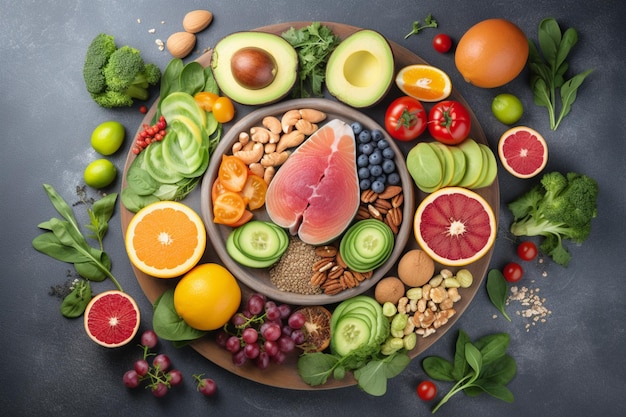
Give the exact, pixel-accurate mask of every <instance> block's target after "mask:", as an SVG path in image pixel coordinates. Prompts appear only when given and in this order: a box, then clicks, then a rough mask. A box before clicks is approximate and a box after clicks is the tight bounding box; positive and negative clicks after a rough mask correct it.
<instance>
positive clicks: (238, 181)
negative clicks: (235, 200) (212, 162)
mask: <svg viewBox="0 0 626 417" xmlns="http://www.w3.org/2000/svg"><path fill="white" fill-rule="evenodd" d="M217 177H218V178H219V180H220V184H221V185H222V187H224V188H226V189H227V190H228V191H235V192H239V191H241V190H243V187H244V186H245V185H246V181H247V179H248V167H247V166H246V164H245V163H244V162H243V161H242V160H241V159H239V158H237V157H236V156H234V155H224V156H222V162H221V163H220V167H219V171H218V176H217Z"/></svg>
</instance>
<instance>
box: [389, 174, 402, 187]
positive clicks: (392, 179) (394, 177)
mask: <svg viewBox="0 0 626 417" xmlns="http://www.w3.org/2000/svg"><path fill="white" fill-rule="evenodd" d="M387 183H389V185H398V184H400V175H399V174H398V173H397V172H392V173H391V174H389V175H388V176H387Z"/></svg>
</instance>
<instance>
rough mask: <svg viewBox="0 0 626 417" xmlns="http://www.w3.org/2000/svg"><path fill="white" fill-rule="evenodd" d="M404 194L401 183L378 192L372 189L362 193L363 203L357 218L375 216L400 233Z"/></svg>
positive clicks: (393, 230) (362, 218) (395, 232)
mask: <svg viewBox="0 0 626 417" xmlns="http://www.w3.org/2000/svg"><path fill="white" fill-rule="evenodd" d="M403 202H404V194H403V193H402V187H401V186H399V185H390V186H387V187H386V188H385V191H383V192H382V193H380V194H378V193H375V192H374V191H372V190H365V191H363V192H362V193H361V205H360V206H359V210H358V211H357V213H356V219H357V220H364V219H370V218H374V219H377V220H380V221H382V222H385V223H386V224H387V226H389V227H390V228H391V231H392V232H393V233H394V234H398V231H399V230H400V225H401V224H402V203H403Z"/></svg>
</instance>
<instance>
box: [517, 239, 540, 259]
mask: <svg viewBox="0 0 626 417" xmlns="http://www.w3.org/2000/svg"><path fill="white" fill-rule="evenodd" d="M537 253H538V250H537V246H536V245H535V244H534V243H533V242H530V241H526V242H522V243H520V244H519V246H518V247H517V256H519V257H520V259H522V260H524V261H532V260H533V259H535V258H536V257H537Z"/></svg>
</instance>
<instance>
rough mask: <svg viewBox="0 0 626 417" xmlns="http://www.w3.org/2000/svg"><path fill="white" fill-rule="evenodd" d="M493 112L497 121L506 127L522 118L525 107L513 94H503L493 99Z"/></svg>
mask: <svg viewBox="0 0 626 417" xmlns="http://www.w3.org/2000/svg"><path fill="white" fill-rule="evenodd" d="M491 111H492V112H493V115H494V116H496V119H498V120H499V121H501V122H502V123H504V124H506V125H512V124H513V123H515V122H517V121H518V120H519V119H520V118H521V117H522V114H523V113H524V106H523V105H522V102H521V101H520V100H519V99H518V98H517V97H515V96H514V95H513V94H508V93H503V94H498V95H497V96H496V97H495V98H494V99H493V102H492V103H491Z"/></svg>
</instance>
